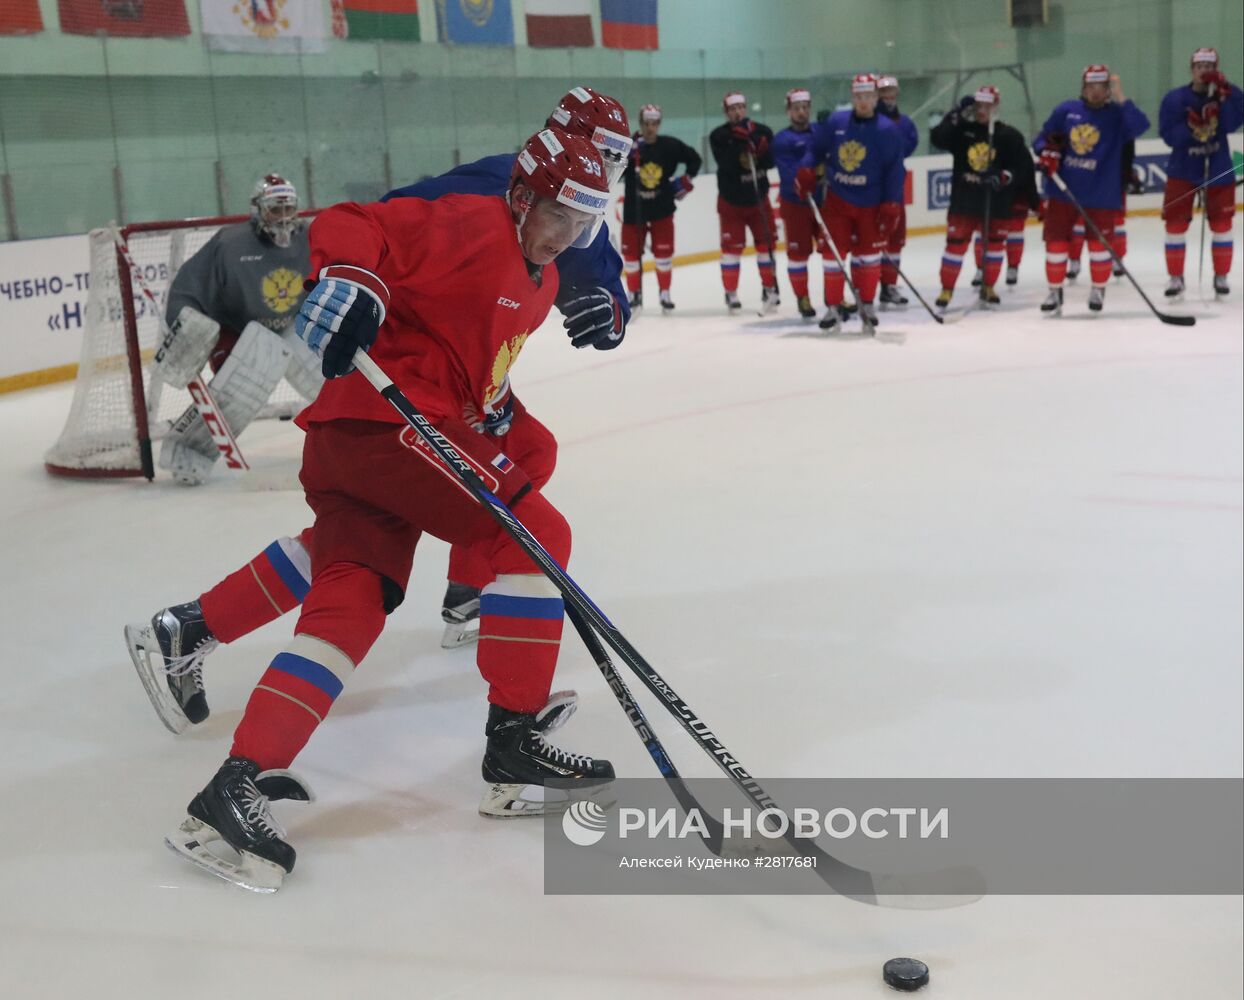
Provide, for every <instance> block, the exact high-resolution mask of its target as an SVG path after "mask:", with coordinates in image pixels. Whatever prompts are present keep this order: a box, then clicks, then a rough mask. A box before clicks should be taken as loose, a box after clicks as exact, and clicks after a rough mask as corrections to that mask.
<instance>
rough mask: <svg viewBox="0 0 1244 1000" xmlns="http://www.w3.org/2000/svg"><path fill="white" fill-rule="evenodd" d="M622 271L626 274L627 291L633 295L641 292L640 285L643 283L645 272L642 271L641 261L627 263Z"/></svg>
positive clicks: (623, 265)
mask: <svg viewBox="0 0 1244 1000" xmlns="http://www.w3.org/2000/svg"><path fill="white" fill-rule="evenodd" d="M622 270H623V271H624V272H625V273H626V290H627V291H628V292H631V293H632V294H634V293H635V292H637V291H639V287H640V283H641V282H642V281H643V272H642V271H641V270H640V267H639V261H637V260H628V261H625V262H624V263H623V264H622Z"/></svg>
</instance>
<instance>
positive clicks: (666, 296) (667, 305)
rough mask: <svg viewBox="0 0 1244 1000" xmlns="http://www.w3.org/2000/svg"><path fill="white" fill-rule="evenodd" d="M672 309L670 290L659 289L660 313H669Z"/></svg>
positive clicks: (672, 301)
mask: <svg viewBox="0 0 1244 1000" xmlns="http://www.w3.org/2000/svg"><path fill="white" fill-rule="evenodd" d="M673 308H674V300H673V299H672V298H671V297H670V290H669V289H668V288H662V289H661V311H662V312H670V311H672V310H673Z"/></svg>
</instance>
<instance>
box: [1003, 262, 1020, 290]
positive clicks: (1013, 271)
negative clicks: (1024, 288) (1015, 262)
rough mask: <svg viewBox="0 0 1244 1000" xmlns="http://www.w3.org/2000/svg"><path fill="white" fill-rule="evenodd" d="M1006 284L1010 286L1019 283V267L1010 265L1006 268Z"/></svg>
mask: <svg viewBox="0 0 1244 1000" xmlns="http://www.w3.org/2000/svg"><path fill="white" fill-rule="evenodd" d="M1006 284H1007V287H1008V288H1010V287H1011V286H1013V285H1018V284H1019V268H1018V267H1008V268H1007V269H1006Z"/></svg>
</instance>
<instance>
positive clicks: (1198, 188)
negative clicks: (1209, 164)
mask: <svg viewBox="0 0 1244 1000" xmlns="http://www.w3.org/2000/svg"><path fill="white" fill-rule="evenodd" d="M1236 169H1237V168H1236V167H1235V166H1234V165H1232V166H1230V167H1228V168H1227V169H1226V170H1221V171H1219V172H1218V173H1216V174H1214V176H1213V177H1211V178H1209V179H1208V180H1207V181H1205V182H1204V183H1202V184H1198V185H1197V186H1196V187H1194V188H1193V189H1192V190H1191V191H1185V192H1184V193H1183V194H1181V195H1180V196H1179V197H1178V198H1172V199H1171V200H1170V201H1168V202H1166V203H1165V204H1164V205H1163V206H1162V210H1163V211H1165V210H1166V209H1168V208H1170V207H1171V206H1172V205H1178V204H1179V203H1180V202H1181V201H1183V200H1184V199H1185V198H1195V197H1196V196H1197V195H1199V194H1200V193H1201V192H1202V191H1204V190H1205V189H1206V188H1207V187H1209V186H1210V185H1211V184H1213V183H1214V182H1215V181H1220V180H1222V179H1223V178H1224V177H1226V176H1228V175H1230V174H1234V173H1235V172H1236ZM1242 184H1244V177H1237V178H1236V179H1235V186H1236V187H1240V185H1242Z"/></svg>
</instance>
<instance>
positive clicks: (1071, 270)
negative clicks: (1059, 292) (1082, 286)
mask: <svg viewBox="0 0 1244 1000" xmlns="http://www.w3.org/2000/svg"><path fill="white" fill-rule="evenodd" d="M1078 277H1080V262H1079V261H1078V260H1069V261H1067V280H1068V281H1075V280H1076V278H1078Z"/></svg>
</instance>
